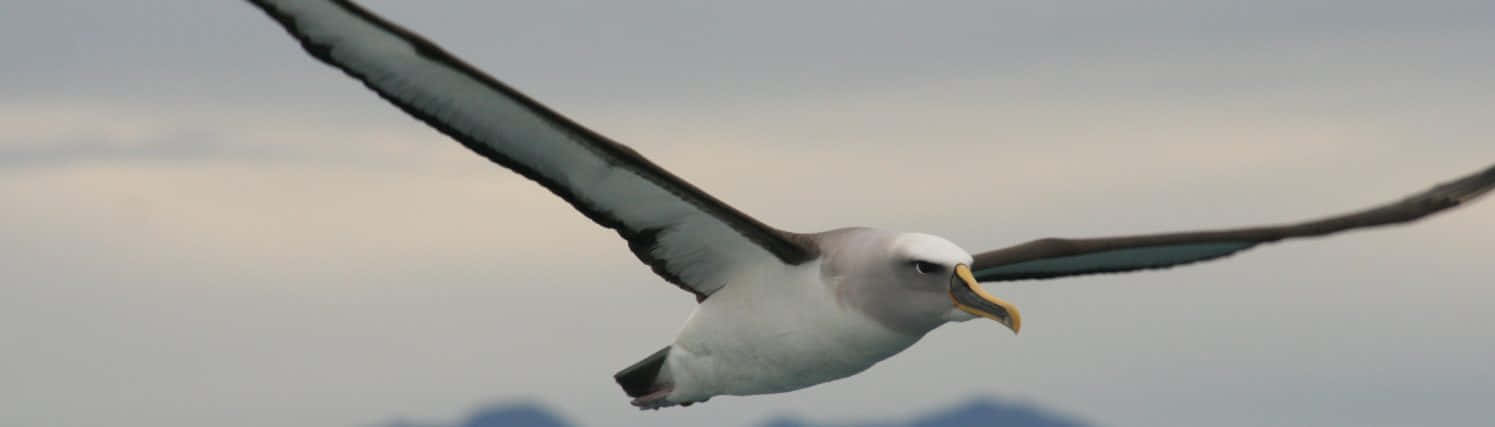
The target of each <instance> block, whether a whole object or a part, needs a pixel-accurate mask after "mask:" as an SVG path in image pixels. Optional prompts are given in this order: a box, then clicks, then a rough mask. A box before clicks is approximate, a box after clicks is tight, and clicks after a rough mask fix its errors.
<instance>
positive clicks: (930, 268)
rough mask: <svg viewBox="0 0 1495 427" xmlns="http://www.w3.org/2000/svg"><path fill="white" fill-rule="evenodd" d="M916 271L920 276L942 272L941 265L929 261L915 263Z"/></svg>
mask: <svg viewBox="0 0 1495 427" xmlns="http://www.w3.org/2000/svg"><path fill="white" fill-rule="evenodd" d="M914 271H917V272H919V274H933V273H936V272H939V271H940V265H939V264H935V263H932V262H927V261H914Z"/></svg>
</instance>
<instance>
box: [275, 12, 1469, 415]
mask: <svg viewBox="0 0 1495 427" xmlns="http://www.w3.org/2000/svg"><path fill="white" fill-rule="evenodd" d="M250 3H253V4H254V5H255V6H258V7H259V8H260V9H262V10H264V11H265V12H266V13H267V14H268V15H269V16H270V17H271V18H273V19H274V20H275V21H277V22H279V23H280V24H281V25H282V26H284V27H285V29H286V31H288V32H289V33H290V34H291V36H293V37H295V38H296V40H298V41H300V43H301V46H302V47H303V48H305V50H306V51H307V52H308V53H310V54H311V56H313V57H316V58H317V59H319V60H321V61H322V62H325V63H327V64H328V65H331V66H333V67H336V68H338V69H341V70H342V71H343V72H345V73H347V74H348V75H349V76H352V77H353V78H355V79H357V80H359V81H360V82H362V83H363V84H364V85H365V86H367V87H368V88H369V89H372V90H373V91H374V92H375V93H377V94H378V95H379V96H380V97H383V98H384V99H385V100H387V101H389V102H390V103H392V104H394V105H395V106H397V107H399V108H400V109H402V110H404V111H405V112H406V113H409V114H410V115H411V116H414V117H415V118H417V119H420V120H421V121H424V122H425V123H426V124H428V125H430V126H432V127H434V128H436V129H437V130H439V131H441V132H442V133H445V134H446V135H448V136H450V137H451V138H453V139H455V140H456V141H457V142H460V143H462V145H465V146H466V147H467V148H469V149H471V150H472V151H474V152H476V153H477V154H479V155H481V156H483V157H486V158H488V159H489V160H492V161H493V162H494V163H498V164H499V165H502V166H504V167H506V168H508V169H510V170H513V171H514V172H517V173H519V174H520V175H523V176H524V177H526V178H529V179H531V180H534V181H535V182H537V183H539V184H540V185H542V186H544V187H545V188H546V189H548V190H550V191H551V192H553V193H555V195H557V196H560V197H561V198H562V199H564V200H565V201H566V202H568V203H570V204H571V206H572V207H574V208H576V210H578V211H580V212H581V213H582V214H583V215H585V216H586V217H587V218H590V219H591V220H592V221H594V222H596V223H597V224H599V225H601V226H603V227H607V228H610V229H612V230H614V231H616V232H617V233H618V235H619V236H622V238H623V239H624V240H626V241H627V242H628V248H629V249H630V250H631V251H632V252H633V254H634V255H636V256H637V257H638V258H639V260H641V261H643V262H644V263H645V264H647V265H648V266H649V267H650V268H652V269H653V270H654V272H655V273H657V274H658V275H659V276H660V277H662V278H664V280H665V281H667V282H669V283H672V284H674V285H675V286H678V287H680V289H683V290H685V291H686V292H689V293H691V294H692V295H694V296H695V298H696V301H697V302H698V304H697V305H696V307H695V310H694V312H692V313H691V315H690V317H689V319H688V320H687V321H686V323H685V326H684V328H682V329H681V331H680V333H679V335H678V336H676V337H675V340H674V342H673V343H671V344H670V345H668V346H666V347H664V348H663V349H660V350H659V351H657V352H655V353H653V354H651V355H649V356H648V357H645V358H644V359H643V360H641V361H639V362H637V363H634V364H633V365H631V366H628V367H627V368H624V369H623V370H621V371H619V372H618V373H617V374H616V375H614V379H615V380H616V381H617V383H618V384H619V385H620V386H622V388H623V391H624V392H625V393H627V395H628V396H629V397H630V398H632V400H631V402H632V404H633V405H634V406H637V407H639V408H643V409H657V408H661V407H666V406H674V405H686V406H688V405H690V404H693V403H697V402H704V401H706V400H707V399H710V398H711V397H714V396H719V395H754V394H766V393H780V392H787V391H791V390H797V389H801V388H805V387H809V386H812V385H815V384H820V383H823V382H827V381H832V380H836V379H840V378H844V377H847V376H850V375H853V374H856V373H858V372H861V371H863V370H865V369H867V368H869V367H871V366H872V365H873V364H876V363H877V362H879V361H881V360H883V359H886V358H888V357H889V356H892V355H894V354H896V353H898V352H900V351H903V350H904V349H906V348H908V347H909V346H911V345H913V344H914V343H915V342H916V341H918V340H919V338H920V337H922V336H924V334H926V333H928V332H929V331H931V330H933V329H934V328H936V327H939V326H940V325H943V324H945V323H947V322H963V321H967V320H972V319H976V318H987V319H991V320H994V321H996V322H998V323H1001V324H1002V325H1004V326H1006V327H1008V328H1010V329H1011V330H1012V331H1013V332H1014V333H1016V332H1017V331H1018V330H1019V329H1020V328H1021V327H1022V316H1021V315H1019V314H1018V310H1017V307H1014V306H1013V305H1012V304H1010V303H1008V302H1007V301H1003V300H1002V299H1001V298H998V297H997V296H995V295H992V294H991V293H989V292H987V291H986V290H984V289H983V288H982V287H981V285H980V283H982V282H1000V281H1011V280H1023V279H1050V278H1058V277H1068V276H1076V275H1085V274H1096V273H1120V272H1129V271H1140V270H1150V269H1162V268H1168V267H1173V266H1178V265H1183V264H1189V263H1195V262H1200V261H1207V260H1212V259H1218V258H1221V257H1225V256H1227V255H1231V254H1234V253H1236V252H1240V251H1242V250H1246V249H1248V248H1251V247H1254V246H1257V245H1260V244H1263V243H1269V242H1275V241H1278V240H1283V239H1289V238H1298V237H1312V236H1323V235H1327V234H1331V233H1336V232H1340V231H1345V230H1351V229H1356V228H1364V227H1372V226H1380V225H1388V224H1397V223H1405V222H1410V221H1413V220H1416V219H1419V218H1422V217H1424V216H1427V215H1430V214H1433V213H1436V212H1439V211H1442V210H1444V209H1448V208H1451V207H1454V206H1458V205H1460V204H1462V203H1465V202H1468V201H1470V200H1472V199H1474V198H1475V197H1478V196H1479V195H1481V194H1483V193H1485V192H1488V191H1489V190H1490V189H1491V188H1492V187H1495V166H1491V167H1489V168H1486V169H1484V170H1481V171H1479V172H1477V173H1474V174H1472V175H1468V176H1465V177H1463V178H1460V179H1457V180H1454V181H1450V182H1447V183H1444V184H1441V185H1438V186H1435V187H1433V188H1432V189H1429V190H1427V191H1424V192H1421V193H1418V194H1414V195H1412V196H1409V197H1406V198H1403V199H1401V200H1399V201H1395V202H1392V203H1389V204H1385V205H1381V206H1377V207H1373V208H1370V209H1365V210H1361V211H1357V212H1352V213H1349V214H1344V215H1338V216H1331V217H1327V218H1322V219H1315V220H1309V221H1303V222H1298V223H1292V224H1284V225H1270V226H1260V227H1249V228H1237V229H1224V230H1208V231H1189V232H1179V233H1167V234H1151V235H1137V236H1122V237H1106V238H1087V239H1067V238H1049V239H1040V240H1035V241H1031V242H1027V243H1023V244H1019V245H1016V246H1012V247H1007V248H1003V249H997V250H992V251H987V252H981V253H977V254H974V255H973V254H971V253H969V252H966V251H965V250H964V249H961V248H960V247H959V246H956V245H955V244H954V243H951V242H950V241H949V240H946V239H943V238H940V237H937V236H932V235H928V234H920V233H902V232H895V231H886V230H879V229H872V228H861V227H854V228H841V229H836V230H831V231H826V232H820V233H807V234H802V233H793V232H788V231H784V230H779V229H777V228H774V227H770V226H768V225H766V224H763V223H762V222H759V221H758V220H755V219H753V218H752V217H750V216H748V215H746V214H744V213H742V212H740V211H738V210H737V209H734V208H732V207H731V206H729V205H727V204H726V203H723V202H722V201H720V200H717V199H716V198H715V197H712V196H711V195H710V194H708V193H706V192H704V191H701V190H700V189H699V188H696V187H695V186H693V185H691V184H690V183H688V182H686V181H685V180H682V179H680V178H679V177H676V176H675V175H673V174H671V173H670V172H669V171H667V170H665V169H663V168H661V167H659V166H658V165H655V164H654V163H652V162H650V161H649V160H648V159H645V158H644V157H643V156H641V155H639V154H638V153H637V152H634V151H633V150H632V149H629V148H628V147H626V146H624V145H622V144H619V143H617V142H615V141H613V140H611V139H608V138H607V137H605V136H602V135H601V134H599V133H597V132H594V131H592V130H589V129H587V128H585V127H583V126H581V125H580V124H577V123H576V122H573V121H571V120H569V119H567V118H566V117H564V116H562V115H560V114H559V113H556V112H555V111H552V110H551V109H549V108H547V107H545V106H544V105H541V104H540V103H538V102H536V101H535V100H533V99H530V98H529V97H527V96H525V95H523V94H521V93H519V92H518V91H516V90H514V89H513V88H510V87H509V86H507V85H505V84H503V83H501V82H499V81H498V80H497V79H494V78H493V77H489V76H488V74H486V73H484V72H482V71H480V70H478V69H476V68H474V67H472V66H471V65H468V64H467V63H465V62H463V61H462V60H460V59H458V58H457V57H455V56H453V55H452V54H450V53H447V52H446V51H445V50H443V49H442V48H441V47H439V46H437V45H436V44H434V43H432V42H431V41H429V40H426V39H425V38H423V37H421V36H420V35H418V34H416V33H414V32H411V31H410V30H407V29H405V28H403V27H400V26H399V25H396V24H394V23H392V22H390V21H388V20H385V19H384V18H382V17H380V16H378V15H375V14H374V13H373V12H370V11H369V10H367V9H364V8H363V7H361V6H359V5H357V4H355V3H353V2H352V1H348V0H250Z"/></svg>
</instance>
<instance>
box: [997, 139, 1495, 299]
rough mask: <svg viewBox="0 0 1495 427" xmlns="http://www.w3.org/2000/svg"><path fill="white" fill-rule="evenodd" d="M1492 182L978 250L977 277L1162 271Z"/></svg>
mask: <svg viewBox="0 0 1495 427" xmlns="http://www.w3.org/2000/svg"><path fill="white" fill-rule="evenodd" d="M1491 188H1495V166H1492V167H1490V168H1487V169H1485V170H1482V171H1480V172H1478V173H1475V174H1473V175H1469V176H1466V177H1463V178H1460V179H1458V180H1455V181H1452V182H1448V183H1444V184H1441V185H1438V186H1436V187H1433V188H1432V189H1429V190H1427V191H1424V192H1422V193H1418V194H1414V195H1412V196H1410V197H1407V198H1404V199H1402V200H1400V201H1397V202H1393V203H1390V204H1386V205H1382V206H1379V207H1374V208H1370V209H1366V210H1362V211H1358V212H1353V213H1349V214H1344V215H1339V216H1333V217H1329V218H1323V219H1318V220H1312V221H1306V222H1300V223H1296V224H1285V225H1272V226H1264V227H1250V228H1238V229H1230V230H1208V231H1189V232H1182V233H1167V234H1150V235H1141V236H1124V237H1106V238H1093V239H1060V238H1050V239H1039V240H1034V241H1031V242H1028V243H1024V244H1021V245H1017V246H1012V247H1009V248H1004V249H997V250H993V251H989V252H984V253H980V254H977V255H976V256H975V260H974V262H973V263H972V266H971V269H972V270H973V271H974V276H975V277H976V280H979V281H983V282H996V281H1007V280H1022V279H1047V278H1053V277H1063V276H1075V275H1082V274H1097V273H1121V272H1127V271H1137V270H1149V269H1161V268H1168V267H1173V266H1176V265H1183V264H1189V263H1195V262H1200V261H1208V260H1212V259H1216V258H1221V257H1224V256H1227V255H1230V254H1234V253H1236V252H1240V251H1243V250H1246V249H1249V248H1251V247H1253V246H1256V245H1259V244H1262V243H1268V242H1275V241H1278V240H1282V239H1290V238H1296V237H1313V236H1322V235H1326V234H1331V233H1337V232H1340V231H1345V230H1352V229H1356V228H1363V227H1374V226H1379V225H1388V224H1398V223H1404V222H1409V221H1413V220H1417V219H1418V218H1422V217H1424V216H1428V215H1431V214H1433V213H1436V212H1439V211H1442V210H1444V209H1448V208H1452V207H1454V206H1458V205H1460V204H1462V203H1464V202H1468V201H1470V200H1473V199H1474V198H1476V197H1479V196H1480V195H1481V194H1484V193H1485V192H1488V191H1490V189H1491Z"/></svg>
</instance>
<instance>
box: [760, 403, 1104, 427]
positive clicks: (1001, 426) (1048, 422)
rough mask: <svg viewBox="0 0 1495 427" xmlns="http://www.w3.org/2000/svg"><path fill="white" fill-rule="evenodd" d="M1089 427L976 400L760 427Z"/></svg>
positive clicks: (1031, 409) (1023, 407)
mask: <svg viewBox="0 0 1495 427" xmlns="http://www.w3.org/2000/svg"><path fill="white" fill-rule="evenodd" d="M832 426H834V427H987V426H991V427H1091V426H1093V424H1090V423H1087V422H1083V421H1079V420H1076V419H1073V418H1069V417H1067V416H1064V415H1061V414H1058V413H1056V412H1052V411H1049V410H1046V409H1043V408H1040V407H1037V406H1034V405H1030V404H1025V403H1016V402H1004V401H1000V400H997V399H993V398H977V399H973V400H971V401H968V402H966V403H964V404H961V405H958V406H955V407H952V408H949V409H945V410H939V411H935V412H932V413H928V414H924V415H921V416H918V417H914V418H912V419H909V420H907V421H898V422H887V421H878V422H851V423H833V424H816V423H812V422H808V421H803V420H799V419H795V418H790V417H779V418H775V419H773V420H771V421H769V422H767V423H764V424H759V427H832Z"/></svg>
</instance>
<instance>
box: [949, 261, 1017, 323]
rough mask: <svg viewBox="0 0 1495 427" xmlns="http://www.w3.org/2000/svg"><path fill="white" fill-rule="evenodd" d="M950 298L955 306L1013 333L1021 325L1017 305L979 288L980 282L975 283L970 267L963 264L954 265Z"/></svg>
mask: <svg viewBox="0 0 1495 427" xmlns="http://www.w3.org/2000/svg"><path fill="white" fill-rule="evenodd" d="M950 299H951V300H954V301H955V307H956V308H959V309H961V310H962V311H965V312H967V313H971V314H974V315H977V316H981V317H985V318H988V319H991V320H995V321H997V323H1001V324H1003V325H1006V326H1007V328H1008V329H1011V330H1012V333H1014V334H1016V333H1017V332H1018V330H1019V329H1022V327H1023V316H1022V315H1021V314H1018V312H1017V307H1016V306H1014V305H1012V303H1009V302H1007V301H1002V299H1001V298H997V297H994V296H992V295H991V294H989V293H986V290H985V289H981V284H979V283H976V277H975V276H972V275H971V268H970V267H967V266H966V265H965V264H960V265H957V266H955V277H951V278H950Z"/></svg>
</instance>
